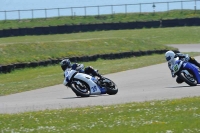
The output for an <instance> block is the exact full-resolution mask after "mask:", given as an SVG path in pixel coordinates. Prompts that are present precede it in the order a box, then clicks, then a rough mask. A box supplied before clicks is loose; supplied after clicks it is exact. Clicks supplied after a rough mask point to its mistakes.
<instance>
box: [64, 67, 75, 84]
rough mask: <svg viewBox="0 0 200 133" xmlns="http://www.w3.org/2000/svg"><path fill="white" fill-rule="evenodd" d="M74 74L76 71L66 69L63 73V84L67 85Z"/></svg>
mask: <svg viewBox="0 0 200 133" xmlns="http://www.w3.org/2000/svg"><path fill="white" fill-rule="evenodd" d="M76 73H77V71H75V70H73V69H71V68H68V69H66V70H65V73H64V76H65V78H64V81H63V84H64V85H67V84H68V83H69V82H70V81H71V79H72V78H73V76H74V75H75V74H76Z"/></svg>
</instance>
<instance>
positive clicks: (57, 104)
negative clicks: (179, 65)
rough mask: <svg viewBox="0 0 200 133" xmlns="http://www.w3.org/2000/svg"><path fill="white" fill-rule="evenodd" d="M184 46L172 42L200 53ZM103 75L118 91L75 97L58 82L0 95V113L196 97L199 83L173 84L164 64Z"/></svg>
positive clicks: (191, 47) (172, 79)
mask: <svg viewBox="0 0 200 133" xmlns="http://www.w3.org/2000/svg"><path fill="white" fill-rule="evenodd" d="M187 46H188V45H175V47H180V48H179V51H181V52H182V50H185V49H187V50H188V51H193V52H194V51H197V52H200V44H199V45H198V44H197V45H193V46H192V45H190V46H189V47H187ZM185 47H187V48H185ZM193 47H195V48H193ZM198 50H199V51H198ZM183 52H186V51H183ZM163 58H164V55H163ZM196 59H197V60H198V61H200V56H198V57H196ZM104 76H106V77H108V78H110V79H112V80H113V81H114V82H115V83H116V84H117V86H118V88H119V92H118V93H117V94H116V95H100V96H90V97H88V98H78V97H76V95H75V94H74V93H73V92H72V90H71V89H70V88H67V87H65V86H64V85H62V84H60V85H55V86H51V87H46V88H42V89H37V90H33V91H28V92H23V93H18V94H13V95H8V96H0V113H18V112H26V111H37V110H45V109H60V108H74V107H85V106H93V105H110V104H119V103H127V102H139V101H149V100H166V99H173V98H182V97H191V96H200V85H199V86H195V87H189V86H188V85H187V84H185V83H182V84H177V83H176V81H175V78H172V77H171V74H170V71H169V69H168V66H167V63H162V64H158V65H153V66H148V67H143V68H139V69H133V70H128V71H123V72H119V73H113V74H108V75H104ZM61 82H62V81H61Z"/></svg>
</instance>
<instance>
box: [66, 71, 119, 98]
mask: <svg viewBox="0 0 200 133" xmlns="http://www.w3.org/2000/svg"><path fill="white" fill-rule="evenodd" d="M63 84H64V85H65V86H68V87H70V88H71V89H72V91H73V92H74V93H75V94H76V95H77V96H81V97H89V96H90V95H101V94H109V95H115V94H117V92H118V88H117V85H116V84H115V83H114V82H113V81H112V80H110V79H108V78H105V77H103V79H99V78H98V77H93V76H91V75H88V74H84V73H78V72H77V71H75V70H73V69H71V68H68V69H67V70H66V71H65V79H64V82H63Z"/></svg>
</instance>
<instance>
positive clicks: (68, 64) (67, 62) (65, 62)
mask: <svg viewBox="0 0 200 133" xmlns="http://www.w3.org/2000/svg"><path fill="white" fill-rule="evenodd" d="M60 66H61V68H62V70H63V71H65V70H66V69H67V68H71V62H70V60H69V59H64V60H62V61H61V62H60Z"/></svg>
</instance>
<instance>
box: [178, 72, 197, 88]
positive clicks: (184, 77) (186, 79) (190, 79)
mask: <svg viewBox="0 0 200 133" xmlns="http://www.w3.org/2000/svg"><path fill="white" fill-rule="evenodd" d="M191 75H192V74H191ZM178 76H179V77H180V78H181V79H182V80H183V81H184V82H185V83H187V84H188V85H190V86H196V85H197V80H196V79H195V78H194V76H192V77H191V76H190V75H187V74H185V73H184V72H181V73H179V75H178Z"/></svg>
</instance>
